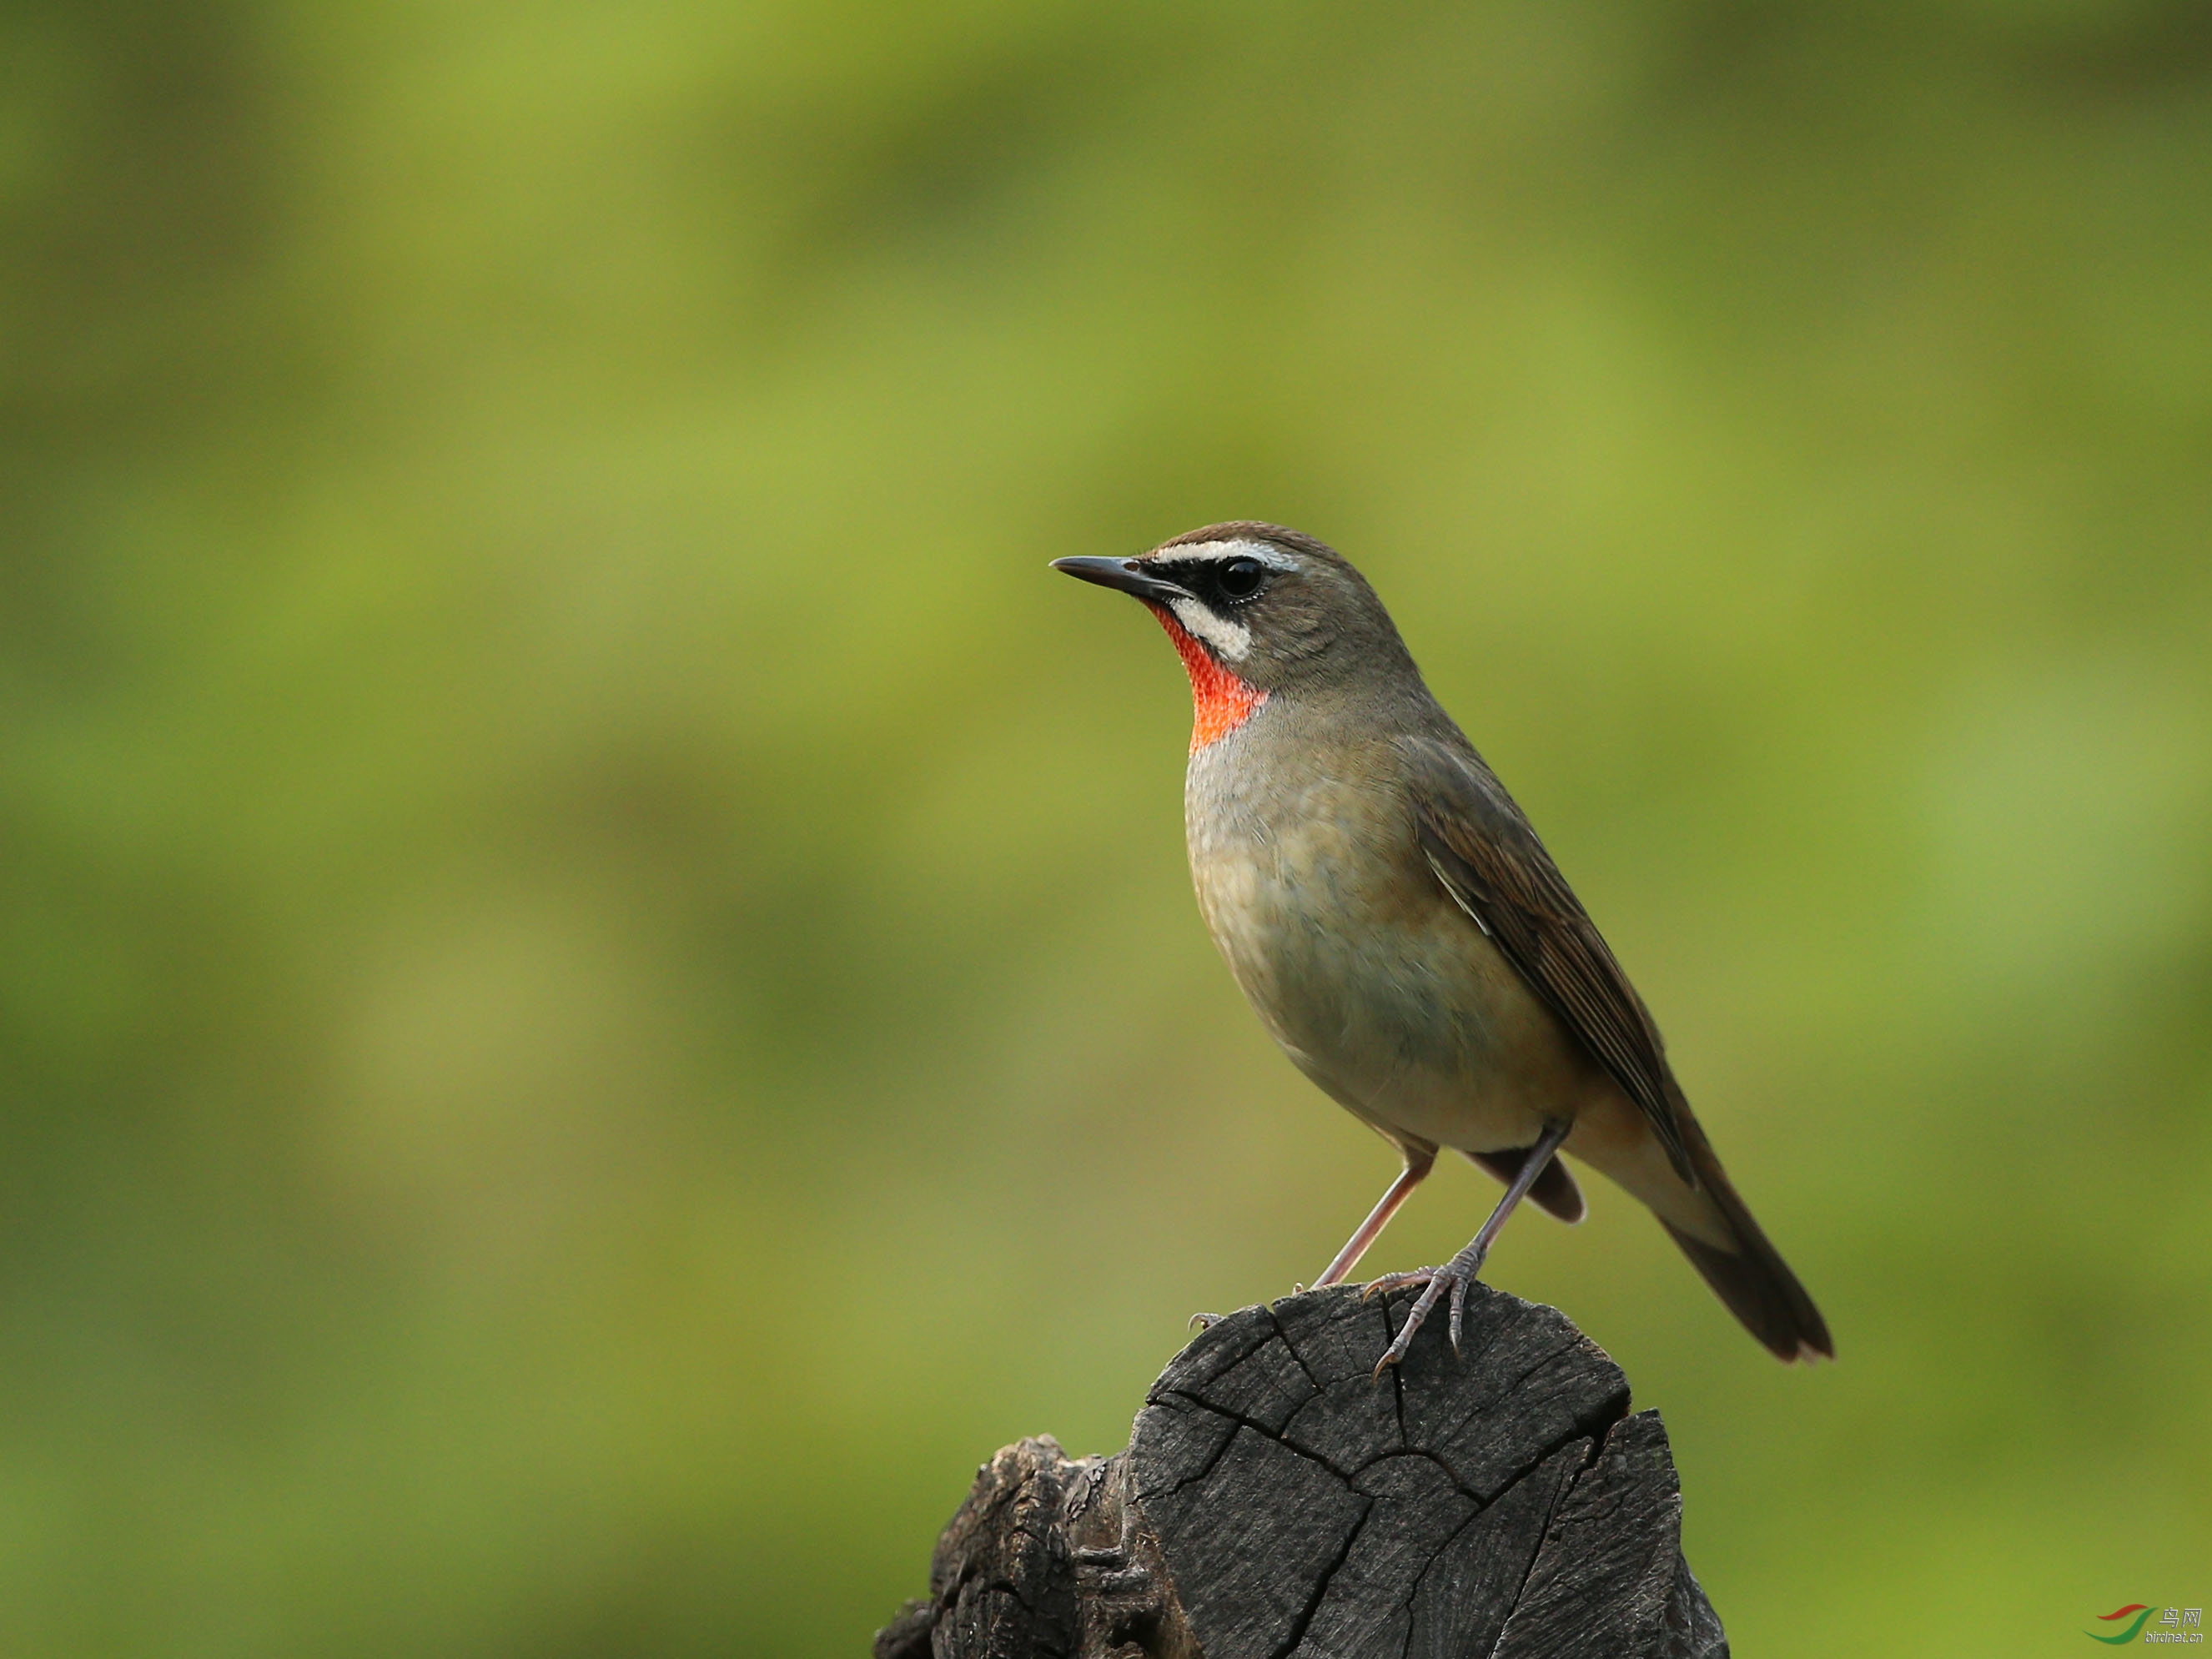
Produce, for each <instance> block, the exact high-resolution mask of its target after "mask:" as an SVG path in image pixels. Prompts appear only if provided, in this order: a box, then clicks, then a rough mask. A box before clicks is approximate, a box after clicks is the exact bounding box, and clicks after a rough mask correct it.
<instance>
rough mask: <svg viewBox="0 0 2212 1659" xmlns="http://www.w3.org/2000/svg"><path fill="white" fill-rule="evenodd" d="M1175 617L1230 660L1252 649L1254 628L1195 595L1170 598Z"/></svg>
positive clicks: (1169, 604)
mask: <svg viewBox="0 0 2212 1659" xmlns="http://www.w3.org/2000/svg"><path fill="white" fill-rule="evenodd" d="M1168 609H1169V610H1170V611H1174V612H1175V614H1176V621H1177V622H1179V623H1182V625H1183V626H1184V627H1185V628H1186V629H1189V630H1190V632H1192V633H1193V634H1195V635H1197V636H1198V637H1199V638H1200V639H1201V640H1204V641H1206V643H1207V644H1208V645H1210V646H1212V647H1213V648H1214V649H1215V650H1216V651H1218V652H1219V653H1221V654H1222V655H1223V656H1225V657H1226V658H1228V659H1230V660H1231V662H1239V661H1242V660H1243V658H1244V656H1245V654H1246V653H1248V652H1249V651H1250V650H1251V649H1252V630H1251V629H1249V628H1247V627H1245V626H1244V624H1243V623H1241V622H1231V620H1230V619H1229V618H1228V617H1217V616H1215V615H1214V614H1213V612H1212V611H1208V610H1207V609H1206V607H1205V606H1204V605H1201V604H1200V603H1199V602H1198V601H1197V600H1196V599H1170V600H1169V601H1168Z"/></svg>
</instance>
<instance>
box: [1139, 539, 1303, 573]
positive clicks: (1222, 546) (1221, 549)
mask: <svg viewBox="0 0 2212 1659" xmlns="http://www.w3.org/2000/svg"><path fill="white" fill-rule="evenodd" d="M1157 557H1158V559H1159V561H1160V562H1161V563H1162V564H1171V563H1173V562H1175V561H1176V560H1177V559H1211V560H1214V561H1216V562H1221V563H1226V562H1228V561H1229V560H1231V559H1257V560H1258V561H1259V562H1261V564H1264V565H1266V566H1267V568H1268V569H1270V570H1296V569H1297V568H1298V562H1297V560H1296V559H1294V558H1292V557H1291V556H1290V555H1289V554H1287V553H1285V552H1284V551H1283V550H1282V549H1281V548H1279V547H1270V546H1268V545H1267V543H1265V542H1187V543H1184V544H1181V545H1179V546H1176V547H1169V548H1163V549H1162V550H1160V551H1159V553H1158V555H1157Z"/></svg>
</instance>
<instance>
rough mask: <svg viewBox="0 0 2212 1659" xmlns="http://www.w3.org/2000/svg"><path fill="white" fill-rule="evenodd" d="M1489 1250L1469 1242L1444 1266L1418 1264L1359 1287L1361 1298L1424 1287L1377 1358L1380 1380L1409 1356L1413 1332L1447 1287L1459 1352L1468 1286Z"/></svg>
mask: <svg viewBox="0 0 2212 1659" xmlns="http://www.w3.org/2000/svg"><path fill="white" fill-rule="evenodd" d="M1489 1254H1490V1252H1489V1251H1488V1250H1486V1249H1485V1250H1478V1249H1475V1248H1474V1246H1473V1245H1472V1244H1470V1245H1468V1248H1467V1249H1463V1250H1462V1251H1461V1252H1460V1253H1459V1254H1458V1255H1455V1256H1454V1257H1453V1258H1452V1259H1451V1260H1450V1261H1447V1262H1445V1263H1444V1265H1443V1267H1416V1268H1414V1269H1413V1272H1411V1273H1384V1274H1383V1277H1382V1278H1380V1279H1375V1280H1373V1281H1371V1282H1370V1284H1369V1285H1367V1287H1366V1289H1364V1290H1363V1291H1360V1293H1359V1299H1360V1300H1361V1301H1362V1302H1364V1301H1365V1300H1367V1298H1368V1297H1370V1296H1383V1295H1387V1294H1389V1292H1390V1291H1402V1290H1411V1289H1412V1288H1413V1286H1414V1285H1421V1286H1423V1287H1424V1288H1423V1290H1422V1291H1421V1295H1420V1299H1419V1301H1417V1302H1415V1303H1414V1304H1413V1307H1412V1308H1410V1309H1409V1310H1407V1314H1406V1322H1405V1324H1404V1325H1403V1326H1402V1327H1401V1328H1400V1330H1399V1332H1398V1335H1397V1338H1396V1340H1394V1341H1393V1342H1392V1343H1391V1344H1390V1346H1389V1347H1388V1348H1387V1349H1385V1350H1384V1351H1383V1357H1382V1358H1380V1359H1378V1360H1376V1362H1375V1376H1376V1380H1377V1381H1380V1380H1381V1378H1382V1376H1383V1367H1384V1366H1386V1365H1395V1364H1397V1363H1398V1362H1399V1361H1400V1360H1401V1359H1403V1358H1405V1357H1406V1351H1407V1349H1408V1348H1410V1347H1412V1346H1413V1333H1414V1332H1416V1331H1418V1330H1419V1329H1420V1328H1421V1322H1422V1321H1423V1320H1425V1319H1426V1318H1427V1317H1428V1316H1429V1310H1430V1309H1431V1308H1433V1307H1435V1306H1436V1305H1437V1302H1438V1300H1439V1299H1441V1298H1442V1297H1443V1294H1444V1292H1445V1291H1446V1290H1449V1291H1450V1292H1451V1345H1452V1352H1454V1353H1457V1352H1459V1332H1460V1317H1461V1315H1462V1312H1463V1311H1464V1310H1465V1309H1466V1307H1467V1287H1468V1285H1472V1284H1474V1280H1475V1276H1476V1275H1477V1274H1478V1273H1480V1272H1481V1271H1482V1263H1483V1259H1484V1258H1485V1257H1486V1256H1487V1255H1489Z"/></svg>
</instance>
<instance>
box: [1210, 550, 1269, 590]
mask: <svg viewBox="0 0 2212 1659" xmlns="http://www.w3.org/2000/svg"><path fill="white" fill-rule="evenodd" d="M1214 580H1216V581H1218V583H1219V584H1220V586H1221V596H1222V597H1223V598H1224V599H1250V598H1251V597H1252V596H1253V595H1254V594H1255V593H1256V592H1259V591H1260V584H1261V582H1262V581H1264V580H1267V566H1265V565H1263V564H1261V562H1259V560H1257V559H1231V561H1230V562H1228V563H1227V564H1226V565H1225V566H1223V567H1222V570H1221V574H1220V575H1218V576H1217V577H1216V578H1215V579H1214Z"/></svg>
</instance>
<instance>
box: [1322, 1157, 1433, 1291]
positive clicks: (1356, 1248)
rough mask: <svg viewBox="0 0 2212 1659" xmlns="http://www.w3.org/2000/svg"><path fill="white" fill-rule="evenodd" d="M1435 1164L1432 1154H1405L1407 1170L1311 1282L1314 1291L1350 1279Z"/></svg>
mask: <svg viewBox="0 0 2212 1659" xmlns="http://www.w3.org/2000/svg"><path fill="white" fill-rule="evenodd" d="M1436 1161H1437V1155H1436V1152H1434V1151H1433V1150H1431V1151H1428V1152H1415V1151H1413V1150H1412V1149H1411V1148H1408V1149H1407V1152H1406V1167H1405V1168H1404V1169H1403V1170H1400V1171H1399V1172H1398V1178H1397V1179H1396V1180H1395V1181H1394V1182H1391V1183H1390V1190H1389V1192H1387V1193H1385V1194H1383V1196H1382V1197H1381V1198H1379V1199H1377V1200H1376V1203H1375V1207H1374V1208H1373V1209H1371V1210H1370V1211H1369V1212H1367V1219H1366V1220H1364V1221H1363V1222H1361V1223H1360V1224H1359V1231H1357V1232H1355V1233H1354V1234H1352V1237H1350V1238H1347V1239H1346V1240H1345V1241H1344V1248H1343V1249H1340V1250H1339V1251H1338V1252H1337V1253H1336V1260H1335V1261H1332V1262H1330V1263H1329V1264H1328V1267H1324V1268H1322V1275H1321V1277H1320V1278H1319V1279H1316V1280H1314V1284H1313V1287H1314V1289H1316V1290H1320V1289H1321V1288H1322V1286H1323V1285H1334V1284H1337V1283H1338V1282H1340V1280H1343V1279H1348V1278H1350V1277H1351V1275H1352V1269H1353V1268H1354V1267H1358V1265H1359V1258H1360V1257H1361V1256H1363V1255H1366V1254H1367V1247H1368V1246H1369V1245H1370V1244H1372V1243H1374V1242H1375V1241H1376V1239H1378V1238H1380V1237H1382V1236H1383V1229H1384V1228H1385V1227H1387V1226H1389V1225H1390V1218H1391V1217H1392V1216H1394V1215H1395V1214H1397V1213H1398V1206H1400V1205H1401V1204H1403V1203H1404V1202H1405V1201H1406V1200H1407V1199H1408V1198H1411V1197H1412V1196H1413V1188H1416V1187H1418V1186H1419V1185H1420V1184H1421V1180H1422V1177H1423V1176H1426V1175H1427V1174H1428V1172H1429V1170H1431V1168H1432V1167H1433V1166H1434V1165H1435V1164H1436Z"/></svg>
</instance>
